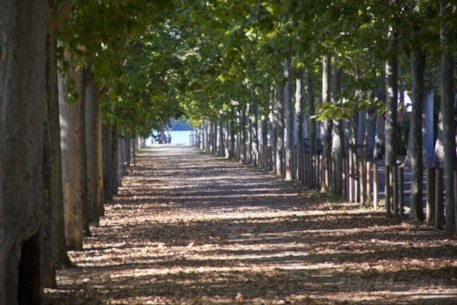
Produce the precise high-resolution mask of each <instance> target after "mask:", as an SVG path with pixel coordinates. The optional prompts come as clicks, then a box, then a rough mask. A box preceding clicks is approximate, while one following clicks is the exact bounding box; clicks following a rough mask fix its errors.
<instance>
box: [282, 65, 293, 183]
mask: <svg viewBox="0 0 457 305" xmlns="http://www.w3.org/2000/svg"><path fill="white" fill-rule="evenodd" d="M291 61H292V59H291V58H290V57H289V58H287V59H286V60H285V63H284V76H285V78H286V85H285V87H284V120H285V124H284V125H285V137H284V153H285V155H284V163H285V180H288V181H290V180H292V149H293V141H294V139H293V130H294V127H293V126H294V111H293V97H292V95H293V93H292V91H293V83H292V82H293V79H292V67H291V64H292V63H291Z"/></svg>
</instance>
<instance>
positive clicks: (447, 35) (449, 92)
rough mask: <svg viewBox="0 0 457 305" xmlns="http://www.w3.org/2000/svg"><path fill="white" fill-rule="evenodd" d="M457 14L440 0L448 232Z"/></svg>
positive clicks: (452, 214) (449, 226)
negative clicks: (455, 17)
mask: <svg viewBox="0 0 457 305" xmlns="http://www.w3.org/2000/svg"><path fill="white" fill-rule="evenodd" d="M452 14H454V13H453V11H452V5H451V1H450V0H440V16H441V17H442V18H443V19H442V20H441V24H440V45H441V75H440V80H441V108H440V111H441V117H442V121H441V122H442V125H441V126H440V128H442V130H443V146H444V147H443V148H444V192H445V194H446V196H445V202H446V222H445V229H446V232H448V233H454V232H455V229H456V226H455V219H456V213H457V210H456V206H457V205H456V204H455V202H454V170H455V168H454V167H455V164H456V157H455V153H456V150H455V147H456V143H455V96H454V94H455V92H454V58H453V55H452V45H453V35H454V32H453V31H452V30H451V27H450V25H449V24H448V21H447V18H449V17H450V16H451V15H452Z"/></svg>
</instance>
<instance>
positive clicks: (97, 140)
mask: <svg viewBox="0 0 457 305" xmlns="http://www.w3.org/2000/svg"><path fill="white" fill-rule="evenodd" d="M85 95H86V99H85V101H86V109H85V110H86V113H85V115H86V126H85V130H86V156H87V162H86V164H87V201H88V202H89V204H88V206H90V207H91V210H90V213H89V221H90V222H95V223H98V220H99V217H100V216H101V215H103V212H104V210H103V172H102V144H101V143H102V142H101V141H102V137H101V110H100V101H99V93H98V87H97V84H96V83H95V79H94V78H93V76H92V75H89V74H88V75H87V78H86V92H85Z"/></svg>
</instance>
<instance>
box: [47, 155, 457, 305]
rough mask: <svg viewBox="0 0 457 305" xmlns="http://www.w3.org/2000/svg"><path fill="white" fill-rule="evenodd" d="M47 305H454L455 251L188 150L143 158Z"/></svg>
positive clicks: (438, 239)
mask: <svg viewBox="0 0 457 305" xmlns="http://www.w3.org/2000/svg"><path fill="white" fill-rule="evenodd" d="M138 159H139V160H138V166H137V167H136V168H135V169H132V170H130V175H128V176H127V177H125V179H124V181H123V187H122V188H121V190H120V192H119V196H118V197H116V199H115V201H114V202H112V203H109V204H107V205H106V216H105V217H104V218H103V219H102V220H101V223H100V227H97V228H93V233H94V234H93V236H92V237H90V238H87V239H86V240H85V244H84V249H83V250H82V251H77V252H71V253H70V256H71V259H72V261H73V262H74V263H75V265H76V267H74V268H68V269H66V270H61V271H59V273H58V285H59V289H57V290H54V289H49V290H47V291H46V303H47V304H193V305H197V304H204V305H206V304H259V305H260V304H265V305H266V304H457V241H456V240H455V239H447V238H446V237H445V236H444V235H443V234H442V233H441V232H437V231H433V230H430V229H428V228H426V227H424V226H421V225H419V224H414V223H405V222H400V221H399V220H397V219H395V218H387V217H386V216H385V215H384V214H383V213H382V212H373V211H371V210H366V209H359V208H358V207H357V206H355V205H352V204H344V203H341V202H340V203H332V202H329V201H328V200H326V198H324V197H323V196H322V195H318V194H312V193H308V192H301V191H300V190H299V189H298V188H296V187H294V186H293V185H292V184H291V183H286V182H282V181H281V180H280V179H278V178H276V177H275V176H273V175H270V174H267V173H264V172H262V171H260V170H257V169H253V168H250V167H247V166H241V165H239V164H237V163H234V162H229V161H225V160H222V159H217V158H214V157H211V156H208V155H204V154H202V153H200V152H198V151H196V150H191V149H190V148H179V147H168V148H167V147H163V148H154V149H153V150H150V151H144V152H143V154H142V155H141V156H140V157H139V158H138Z"/></svg>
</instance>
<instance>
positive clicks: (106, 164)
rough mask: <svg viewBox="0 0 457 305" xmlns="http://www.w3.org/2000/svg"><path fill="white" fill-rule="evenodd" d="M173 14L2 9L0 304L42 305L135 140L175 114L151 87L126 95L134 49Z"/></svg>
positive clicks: (46, 5)
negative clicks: (158, 21)
mask: <svg viewBox="0 0 457 305" xmlns="http://www.w3.org/2000/svg"><path fill="white" fill-rule="evenodd" d="M171 8H172V7H171V6H170V4H169V3H168V2H167V1H135V0H131V1H130V0H129V1H103V2H98V1H86V0H81V1H72V0H37V1H7V0H5V1H4V0H1V1H0V33H1V34H0V104H1V107H0V109H1V110H0V111H1V112H0V117H1V124H0V131H1V132H0V139H1V145H0V147H1V149H0V156H1V162H0V173H1V175H0V181H1V183H2V188H0V207H1V208H0V304H11V305H15V304H41V303H42V299H43V287H53V286H55V285H56V280H55V271H56V268H58V267H59V266H63V265H64V264H69V263H70V262H69V260H68V257H67V251H68V250H70V249H81V247H82V240H83V237H84V235H88V234H90V226H89V225H90V224H97V223H98V220H99V218H100V216H101V215H103V204H104V202H105V201H106V200H110V198H111V197H112V196H113V194H115V193H116V191H117V188H118V186H119V184H120V179H121V177H122V175H123V174H125V171H126V168H127V167H128V165H129V162H130V157H131V150H132V148H133V146H134V145H133V143H132V142H135V141H132V140H131V138H132V137H133V136H135V135H143V136H145V135H147V134H148V133H149V131H150V129H151V128H152V127H153V126H154V124H155V126H161V125H162V124H163V122H164V121H166V120H167V119H168V117H170V116H173V113H174V112H175V110H174V109H173V108H172V107H170V106H169V105H166V104H164V105H163V106H160V105H159V106H155V105H154V103H156V104H157V101H158V100H159V99H160V97H158V96H157V97H156V96H153V95H152V94H151V91H152V90H149V91H147V90H144V93H143V94H144V95H143V96H141V97H140V96H136V97H135V96H128V100H127V99H126V95H121V94H120V93H119V92H123V93H124V94H127V93H129V92H132V91H133V90H131V88H130V87H132V86H134V84H135V82H134V81H130V82H129V80H127V81H125V79H128V77H133V76H132V73H129V69H132V68H131V67H127V66H126V63H125V58H126V57H127V56H126V55H125V54H127V53H130V52H131V51H132V49H133V45H132V44H129V41H130V40H132V37H138V36H139V35H140V33H144V32H145V31H146V28H147V27H148V26H153V25H151V24H153V23H152V22H150V20H154V18H155V16H159V14H160V13H161V12H162V11H166V10H169V9H171ZM126 12H128V13H127V14H126ZM138 71H139V70H138ZM136 77H139V76H138V75H136ZM138 92H139V91H138V90H137V91H136V92H135V93H138ZM158 93H160V94H162V95H163V94H164V93H163V90H160V91H158ZM151 108H154V109H156V111H155V112H153V111H150V110H151Z"/></svg>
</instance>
